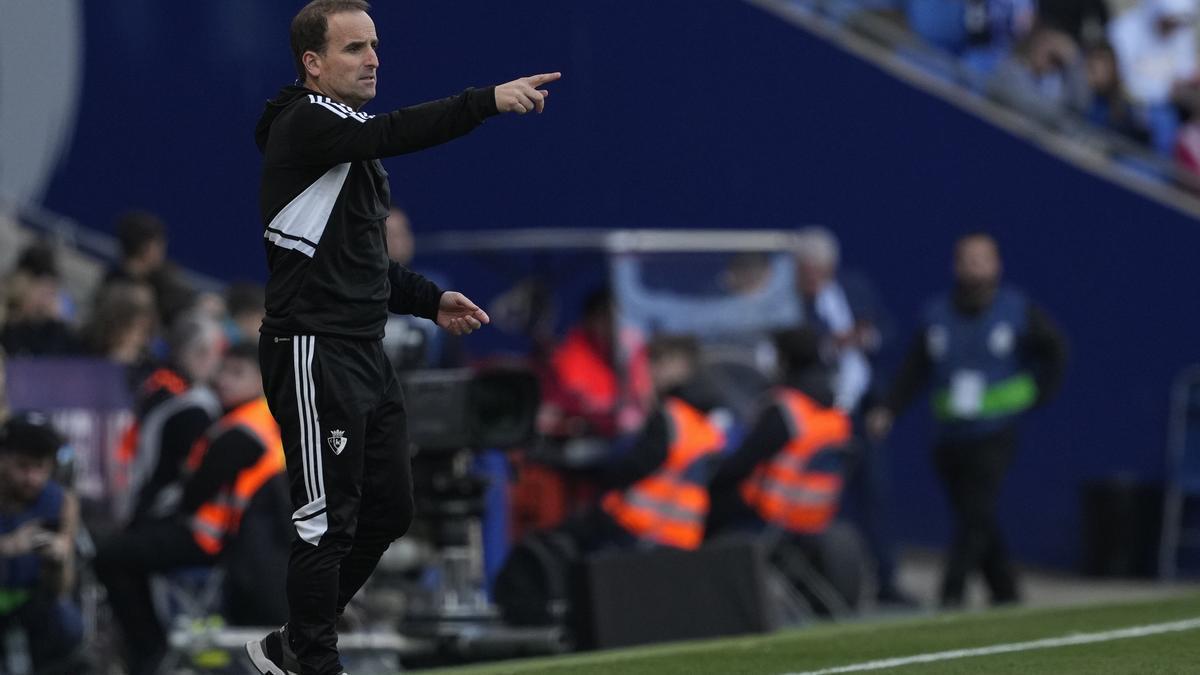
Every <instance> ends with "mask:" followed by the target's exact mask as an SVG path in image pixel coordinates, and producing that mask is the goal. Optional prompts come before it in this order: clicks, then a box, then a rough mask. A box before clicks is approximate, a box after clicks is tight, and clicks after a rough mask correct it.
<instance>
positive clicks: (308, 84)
mask: <svg viewBox="0 0 1200 675" xmlns="http://www.w3.org/2000/svg"><path fill="white" fill-rule="evenodd" d="M304 88H305V89H309V90H312V91H315V92H317V93H318V94H320V95H322V96H324V97H326V98H331V99H333V100H335V101H337V102H338V103H341V104H342V105H348V106H350V107H351V108H353V109H355V110H358V109H359V108H361V107H362V106H361V105H355V104H353V103H351V102H350V101H346V100H343V99H342V97H341V96H338V95H337V94H335V93H333V92H331V91H325V90H324V89H322V88H321V85H320V83H318V82H313V81H312V80H305V81H304Z"/></svg>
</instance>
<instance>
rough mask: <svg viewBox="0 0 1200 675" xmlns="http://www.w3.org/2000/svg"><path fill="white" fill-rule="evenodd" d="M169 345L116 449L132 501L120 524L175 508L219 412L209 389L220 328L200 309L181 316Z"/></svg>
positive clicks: (221, 344) (138, 394) (220, 347)
mask: <svg viewBox="0 0 1200 675" xmlns="http://www.w3.org/2000/svg"><path fill="white" fill-rule="evenodd" d="M167 344H168V347H169V350H170V351H169V354H168V357H167V360H166V361H165V362H164V363H163V364H162V365H161V366H159V367H158V368H157V369H155V370H154V371H153V372H152V373H150V375H149V377H147V378H146V379H145V381H143V382H141V383H140V384H139V385H138V387H137V388H136V390H135V401H134V414H135V417H134V422H133V423H132V425H131V427H130V428H129V429H128V430H127V431H126V433H125V436H124V438H123V439H122V443H121V447H120V449H119V450H118V457H119V458H120V459H121V460H122V461H123V462H125V463H127V464H128V467H129V469H128V470H129V484H128V490H127V491H126V492H125V494H126V495H127V497H128V499H129V500H131V501H130V502H129V505H128V509H129V511H128V513H127V514H126V515H125V516H124V517H122V518H120V520H121V521H122V522H125V523H130V524H133V525H136V524H138V523H140V522H142V521H144V520H148V519H157V518H162V517H164V516H166V515H167V514H170V513H172V512H174V510H175V509H176V508H177V507H178V502H179V498H180V491H181V485H180V480H181V477H182V475H183V468H184V462H185V461H186V460H187V457H188V453H189V452H191V450H192V447H193V446H194V445H195V444H196V442H197V441H198V440H199V439H200V438H201V436H202V435H203V434H204V431H205V430H206V429H208V427H209V426H210V425H211V424H212V423H213V421H214V420H216V419H217V418H218V417H219V416H220V414H221V405H220V403H219V401H218V400H217V397H216V395H215V394H214V393H213V392H212V390H211V389H210V388H209V383H210V380H211V379H212V377H213V375H214V374H215V373H216V370H217V367H218V366H219V365H220V363H221V356H222V353H223V351H224V348H225V337H224V335H223V334H222V332H221V327H220V324H218V323H217V322H216V321H215V320H213V319H212V318H211V317H209V316H208V315H207V314H205V313H203V312H199V311H193V312H189V313H187V314H183V315H180V316H179V317H178V318H176V319H175V323H174V325H172V326H171V329H170V330H169V331H168V333H167Z"/></svg>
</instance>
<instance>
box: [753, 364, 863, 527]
mask: <svg viewBox="0 0 1200 675" xmlns="http://www.w3.org/2000/svg"><path fill="white" fill-rule="evenodd" d="M774 399H775V401H776V403H777V405H778V406H779V408H780V410H781V411H782V412H783V414H784V419H785V421H786V422H787V426H788V429H789V432H790V439H789V440H788V442H787V444H786V445H785V446H784V447H783V449H782V450H780V451H779V452H778V453H776V454H775V455H774V456H772V457H771V458H770V459H767V460H764V461H763V462H761V463H760V464H759V465H758V466H757V467H756V468H755V469H754V471H753V472H752V473H751V474H750V475H749V476H748V477H747V478H746V479H745V480H743V481H742V482H741V484H740V485H739V487H738V492H739V493H740V494H741V496H742V499H744V500H745V502H746V504H747V505H749V506H750V508H751V509H753V510H754V512H755V513H757V514H758V516H759V517H760V518H762V519H763V520H764V521H765V522H767V523H770V524H772V525H775V526H778V527H781V528H783V529H785V530H787V531H789V532H793V533H796V534H816V533H820V532H822V531H824V530H825V528H826V527H828V525H829V523H830V522H831V521H832V520H833V517H834V516H835V515H836V514H837V507H838V498H839V497H840V495H841V491H842V475H841V473H840V472H827V471H817V470H814V469H813V468H812V460H813V459H814V458H815V457H816V456H817V455H818V454H820V453H821V452H822V451H824V450H828V449H830V448H834V447H838V446H842V445H845V444H846V443H848V442H849V441H850V435H851V425H850V419H849V418H848V417H847V416H846V414H845V413H843V412H841V411H840V410H837V409H834V408H826V407H824V406H821V405H820V404H819V403H817V402H816V401H814V400H813V399H812V398H809V397H808V396H806V395H805V394H803V393H801V392H800V391H798V390H796V389H792V388H788V387H780V388H779V389H777V390H776V391H775V392H774Z"/></svg>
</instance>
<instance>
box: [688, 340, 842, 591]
mask: <svg viewBox="0 0 1200 675" xmlns="http://www.w3.org/2000/svg"><path fill="white" fill-rule="evenodd" d="M774 342H775V347H776V350H777V351H778V352H779V356H780V365H781V371H780V377H779V381H778V383H777V384H776V386H775V388H774V389H772V390H771V392H770V395H769V398H768V399H767V400H766V401H765V405H764V407H763V408H762V410H761V412H760V413H759V415H758V417H757V418H756V419H755V420H754V422H753V424H752V426H751V427H750V430H749V432H747V434H746V436H745V438H743V439H742V441H741V443H740V444H739V445H738V447H737V449H736V450H735V451H733V453H732V454H731V455H728V456H727V457H725V458H724V459H723V460H722V462H721V464H720V467H719V468H718V470H717V473H716V475H715V476H714V478H713V479H712V481H711V483H710V485H709V491H710V492H711V494H712V512H711V515H710V517H709V521H708V536H709V537H710V538H713V537H720V536H725V535H730V534H736V533H739V532H751V533H755V534H757V535H760V536H763V537H765V539H766V541H767V542H768V544H769V546H770V548H771V549H772V556H773V558H779V557H780V556H782V558H784V559H786V558H787V557H788V556H790V555H792V554H793V552H795V553H798V555H800V556H802V557H803V559H805V560H807V561H808V562H807V563H806V564H804V565H802V566H801V567H803V568H804V569H806V570H807V569H808V567H809V566H811V567H812V568H814V569H815V570H816V572H817V573H818V574H820V575H823V576H824V577H825V578H827V579H829V580H830V582H831V583H832V585H833V586H834V587H835V588H836V589H837V590H838V593H839V595H840V596H841V598H842V600H843V602H844V603H845V604H847V605H849V606H850V607H856V606H857V604H858V600H859V598H860V595H861V590H862V589H861V587H862V578H861V573H860V570H861V569H863V567H864V566H865V564H866V560H865V559H864V555H865V551H864V550H863V547H862V545H861V543H860V539H859V537H858V535H857V534H856V533H855V532H854V528H853V527H852V526H850V525H848V524H846V523H836V522H835V518H836V517H837V515H838V512H839V511H840V510H841V500H842V488H843V485H844V482H845V475H846V469H847V466H848V464H849V462H850V461H851V460H850V457H849V455H850V454H851V453H852V446H853V434H852V428H851V422H850V417H849V416H848V415H847V414H846V413H845V412H844V411H843V410H841V409H840V408H838V407H837V406H836V405H835V404H834V395H833V387H832V386H831V384H830V382H831V377H830V371H829V368H828V367H827V366H826V365H825V364H824V363H823V362H822V359H821V350H820V340H819V338H818V336H817V334H816V333H815V332H814V331H813V330H811V329H809V328H802V329H796V330H787V331H782V332H780V333H777V334H776V335H775V337H774ZM782 569H784V573H785V574H787V575H788V576H789V578H791V580H792V582H793V583H794V584H795V585H796V586H797V588H798V590H800V591H801V592H802V593H806V594H807V593H808V592H809V591H811V587H810V585H811V580H810V579H806V578H805V575H804V574H795V572H796V571H797V570H796V568H795V566H794V565H787V564H784V565H782ZM826 609H828V607H826Z"/></svg>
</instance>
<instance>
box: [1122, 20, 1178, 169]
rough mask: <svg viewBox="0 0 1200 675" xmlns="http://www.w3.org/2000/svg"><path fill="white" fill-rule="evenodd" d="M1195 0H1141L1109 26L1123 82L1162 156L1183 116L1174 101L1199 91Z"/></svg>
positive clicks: (1171, 145)
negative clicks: (1190, 90) (1176, 109)
mask: <svg viewBox="0 0 1200 675" xmlns="http://www.w3.org/2000/svg"><path fill="white" fill-rule="evenodd" d="M1195 19H1196V5H1195V0H1142V1H1141V2H1140V3H1138V4H1137V5H1135V6H1133V7H1132V8H1130V9H1128V10H1126V11H1125V12H1123V13H1122V14H1121V15H1120V16H1118V17H1117V18H1116V19H1114V20H1113V22H1112V24H1111V25H1110V26H1109V40H1111V42H1112V46H1113V50H1114V51H1115V52H1116V56H1117V59H1116V60H1117V65H1118V68H1119V70H1120V73H1121V81H1122V82H1124V84H1125V86H1126V88H1127V89H1128V92H1129V96H1130V98H1131V99H1132V101H1133V103H1134V105H1135V106H1136V111H1137V113H1138V116H1139V118H1140V119H1139V123H1140V124H1141V125H1142V126H1145V127H1146V128H1147V129H1149V131H1150V138H1151V145H1152V146H1153V147H1154V149H1155V150H1156V151H1158V152H1159V153H1161V154H1164V155H1169V154H1170V153H1171V151H1172V149H1173V146H1174V141H1175V134H1176V132H1177V130H1178V126H1179V118H1178V116H1177V114H1176V112H1175V109H1174V106H1173V105H1172V102H1173V101H1174V100H1175V99H1176V98H1177V97H1178V96H1179V95H1180V94H1181V93H1183V91H1185V90H1186V89H1188V88H1191V87H1194V86H1195V84H1196V78H1197V66H1196V49H1197V43H1196V29H1195V27H1194V25H1193V23H1194V21H1195Z"/></svg>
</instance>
